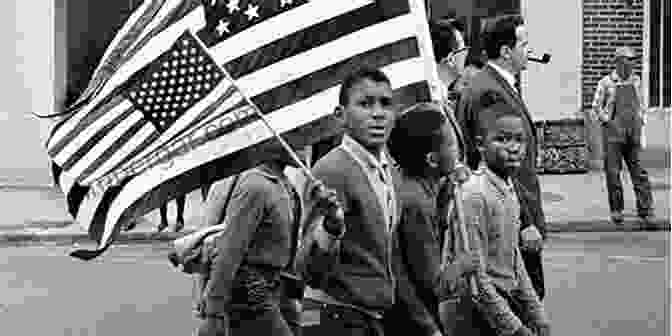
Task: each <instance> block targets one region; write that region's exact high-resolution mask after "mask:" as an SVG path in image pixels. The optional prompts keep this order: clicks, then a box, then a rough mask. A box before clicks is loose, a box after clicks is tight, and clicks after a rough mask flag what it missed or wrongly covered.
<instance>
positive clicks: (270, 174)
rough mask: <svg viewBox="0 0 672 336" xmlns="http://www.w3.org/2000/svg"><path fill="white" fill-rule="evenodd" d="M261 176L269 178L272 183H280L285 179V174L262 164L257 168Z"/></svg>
mask: <svg viewBox="0 0 672 336" xmlns="http://www.w3.org/2000/svg"><path fill="white" fill-rule="evenodd" d="M256 170H257V172H258V173H259V175H261V176H263V177H266V178H268V179H269V180H271V181H274V182H278V181H279V180H281V179H283V178H284V176H285V174H284V173H283V172H278V171H275V170H274V169H271V168H270V167H269V166H267V165H265V164H261V165H259V166H257V168H256Z"/></svg>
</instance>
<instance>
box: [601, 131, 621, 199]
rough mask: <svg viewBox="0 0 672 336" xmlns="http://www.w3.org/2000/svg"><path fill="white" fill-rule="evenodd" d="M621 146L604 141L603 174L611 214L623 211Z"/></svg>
mask: <svg viewBox="0 0 672 336" xmlns="http://www.w3.org/2000/svg"><path fill="white" fill-rule="evenodd" d="M622 146H623V145H622V144H621V143H617V142H608V141H605V146H604V148H605V151H604V173H605V175H606V181H607V193H608V197H609V209H610V210H611V211H612V212H615V211H619V212H620V211H623V184H622V182H621V169H622V167H623V166H622V160H623V156H622V150H621V148H622Z"/></svg>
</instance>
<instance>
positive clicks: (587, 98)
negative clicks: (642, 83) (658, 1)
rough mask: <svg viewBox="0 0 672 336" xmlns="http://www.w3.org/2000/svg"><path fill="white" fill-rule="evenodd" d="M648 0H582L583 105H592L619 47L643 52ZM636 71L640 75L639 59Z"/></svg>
mask: <svg viewBox="0 0 672 336" xmlns="http://www.w3.org/2000/svg"><path fill="white" fill-rule="evenodd" d="M643 1H649V0H630V2H632V5H629V4H628V2H629V1H628V0H583V66H582V69H581V70H582V74H581V77H582V93H583V99H582V101H583V105H584V106H589V105H590V104H591V102H592V99H593V94H594V92H595V87H596V85H597V82H598V81H599V80H600V78H602V76H604V75H606V74H607V73H609V72H610V71H611V70H612V69H613V63H612V57H613V52H614V50H615V49H616V47H618V46H621V45H629V46H631V47H632V48H633V49H634V50H635V53H636V54H637V55H640V56H641V55H642V52H643V31H644V6H643ZM635 72H636V73H637V74H639V75H640V76H641V72H642V67H641V64H640V63H639V62H638V63H637V65H636V67H635Z"/></svg>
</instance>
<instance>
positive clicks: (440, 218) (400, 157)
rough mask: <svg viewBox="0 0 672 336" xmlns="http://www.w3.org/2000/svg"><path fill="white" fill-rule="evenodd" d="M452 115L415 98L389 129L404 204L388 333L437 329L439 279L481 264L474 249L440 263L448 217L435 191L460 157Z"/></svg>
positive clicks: (449, 278) (452, 278) (429, 335)
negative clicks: (416, 100)
mask: <svg viewBox="0 0 672 336" xmlns="http://www.w3.org/2000/svg"><path fill="white" fill-rule="evenodd" d="M451 119H452V117H451V116H450V115H444V114H443V111H442V109H441V106H440V105H438V104H434V103H419V104H416V105H415V106H413V107H411V108H409V109H408V110H407V111H405V112H404V113H403V114H402V115H401V117H400V118H399V120H398V122H397V124H396V126H395V128H394V129H393V130H392V133H391V135H390V141H389V148H390V154H392V157H393V158H394V159H395V160H396V162H397V163H398V164H399V166H400V169H401V172H402V183H401V185H400V186H399V188H398V190H399V193H400V199H401V203H402V204H403V205H402V208H401V221H400V223H399V228H398V230H397V231H396V232H395V233H396V240H395V243H396V244H395V257H396V259H395V266H396V267H395V276H396V278H397V300H396V302H395V306H394V308H393V309H392V311H390V312H388V315H386V316H385V320H386V322H385V327H386V329H387V330H388V331H389V333H390V334H394V331H396V330H404V333H407V334H412V335H417V336H421V335H427V336H433V335H441V334H442V331H441V320H440V318H439V315H438V313H439V297H440V295H441V291H442V289H443V288H442V285H445V284H446V283H454V282H456V281H457V279H458V278H459V277H461V276H463V275H465V274H469V273H473V272H476V271H477V269H478V267H479V266H480V260H479V258H478V255H477V254H475V253H474V254H472V255H467V254H460V255H457V256H456V258H455V259H454V260H453V262H452V263H449V264H448V263H447V264H445V265H444V264H442V263H443V261H442V260H441V258H442V247H443V237H444V231H445V226H446V220H447V219H446V217H447V214H444V213H442V209H443V207H442V205H444V204H445V203H448V202H449V201H450V200H448V199H443V198H442V197H440V191H441V190H442V188H443V186H444V184H447V183H450V182H449V181H447V180H446V179H447V178H448V177H449V176H450V175H452V174H453V173H454V169H455V165H456V162H458V161H459V160H460V159H461V158H460V156H461V155H460V154H461V151H460V144H461V141H460V137H459V128H458V126H457V123H456V122H455V121H453V120H451ZM408 144H413V146H409V145H408ZM441 203H444V204H441Z"/></svg>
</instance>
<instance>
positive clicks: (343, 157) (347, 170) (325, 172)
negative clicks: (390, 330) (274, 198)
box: [296, 146, 400, 313]
mask: <svg viewBox="0 0 672 336" xmlns="http://www.w3.org/2000/svg"><path fill="white" fill-rule="evenodd" d="M391 171H392V179H393V181H398V180H399V178H400V176H399V173H398V172H397V171H396V169H395V168H393V167H391ZM313 174H314V175H315V177H316V178H317V179H319V180H321V181H322V182H323V183H324V184H325V185H326V186H327V187H328V188H332V189H334V190H336V192H337V194H338V198H339V201H340V203H341V205H342V206H343V207H344V211H345V225H346V228H347V229H346V233H345V236H344V237H343V239H342V241H341V242H340V247H339V248H338V249H336V251H335V252H336V253H330V252H329V251H323V250H321V249H320V248H319V247H318V242H317V240H318V239H319V238H317V234H316V233H317V232H318V226H319V225H316V226H311V227H304V230H303V232H304V240H303V241H302V243H301V247H300V248H299V252H298V255H297V259H296V265H297V270H298V271H299V272H300V274H301V275H302V276H303V277H304V279H305V280H306V283H307V284H308V285H309V286H310V287H311V288H312V289H318V290H319V292H320V293H322V292H323V293H326V295H328V298H327V300H326V301H331V300H330V299H334V300H336V301H337V302H339V303H344V304H347V305H353V306H356V307H360V308H363V309H366V310H368V311H373V312H378V313H383V312H384V311H386V310H388V309H389V308H391V307H392V305H393V304H394V294H395V293H394V292H395V290H394V287H395V280H394V276H393V274H392V244H393V239H392V232H394V230H396V223H398V221H399V216H398V213H399V211H397V215H396V216H395V217H396V218H394V219H393V224H392V226H391V229H388V227H387V223H386V222H387V221H386V218H385V215H384V212H383V208H382V206H381V203H380V201H379V200H378V196H377V195H376V193H375V191H374V189H373V187H372V185H371V183H369V181H368V179H367V176H366V174H365V172H364V171H363V169H362V168H361V167H360V165H359V164H358V163H357V162H356V161H355V159H354V158H353V157H352V156H351V155H349V154H348V153H347V152H346V150H344V149H343V147H342V146H339V147H337V148H335V149H333V150H332V151H330V152H329V153H327V154H326V155H325V156H324V157H322V158H321V159H320V160H319V161H318V162H317V163H316V164H315V166H314V167H313ZM395 197H396V200H397V204H400V201H399V198H398V195H396V192H395ZM306 211H310V210H308V207H307V210H306ZM312 223H319V222H311V221H307V222H306V223H304V225H311V224H312ZM317 292H318V291H313V290H308V291H307V293H306V296H307V297H308V298H311V299H315V300H318V301H325V299H324V298H323V297H318V296H315V295H313V293H317Z"/></svg>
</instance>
